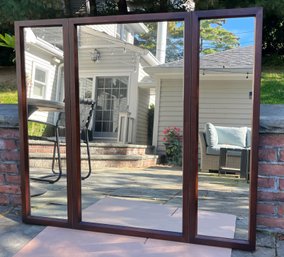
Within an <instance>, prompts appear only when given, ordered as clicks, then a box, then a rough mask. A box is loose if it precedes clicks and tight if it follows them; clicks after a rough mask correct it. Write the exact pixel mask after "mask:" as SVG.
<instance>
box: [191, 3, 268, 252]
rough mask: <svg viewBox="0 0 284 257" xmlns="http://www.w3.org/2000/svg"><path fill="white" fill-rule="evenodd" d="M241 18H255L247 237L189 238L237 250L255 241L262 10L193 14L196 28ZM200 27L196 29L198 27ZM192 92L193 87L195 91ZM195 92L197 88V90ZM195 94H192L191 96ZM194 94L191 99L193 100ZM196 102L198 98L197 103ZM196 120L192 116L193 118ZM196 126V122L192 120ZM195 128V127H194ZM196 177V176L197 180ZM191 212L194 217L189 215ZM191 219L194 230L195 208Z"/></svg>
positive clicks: (247, 246)
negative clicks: (208, 22)
mask: <svg viewBox="0 0 284 257" xmlns="http://www.w3.org/2000/svg"><path fill="white" fill-rule="evenodd" d="M241 17H254V18H255V59H254V61H255V65H254V80H253V92H254V93H253V114H252V147H251V160H250V171H251V173H250V174H251V176H250V198H249V228H248V229H249V237H248V240H240V239H229V238H221V237H211V236H203V235H198V234H197V233H195V236H194V238H193V240H192V243H197V244H204V245H210V246H219V247H228V248H233V249H240V250H247V251H251V250H255V244H256V201H257V176H258V175H257V174H258V141H259V135H258V129H259V113H260V76H261V50H262V17H263V10H262V8H245V9H232V10H211V11H197V12H195V13H194V16H193V19H194V21H193V23H194V24H195V23H196V22H197V23H198V27H199V26H200V25H199V23H200V20H202V19H218V18H241ZM198 30H199V29H198ZM197 34H198V33H196V32H195V33H194V40H193V42H192V43H193V55H195V57H194V56H193V62H192V64H193V66H197V67H199V62H197V63H196V62H195V60H196V59H197V60H198V56H197V55H199V51H197V49H199V48H196V44H198V47H199V42H198V41H197V40H196V38H195V36H196V35H197ZM191 69H194V67H191ZM193 73H194V74H193V78H192V79H193V80H194V78H197V76H198V75H197V74H196V73H198V74H199V71H198V72H197V71H196V70H195V71H194V72H193ZM192 85H193V86H194V87H195V86H197V87H198V88H199V79H198V80H197V81H194V82H193V84H192ZM194 91H195V90H194ZM196 92H198V89H197V90H196ZM194 96H195V95H194ZM194 96H193V99H192V100H193V101H194ZM196 104H197V105H198V101H197V102H196ZM194 107H195V109H196V106H192V107H191V108H192V111H193V109H194ZM198 113H199V111H198V107H197V111H196V113H195V114H194V115H195V117H196V120H197V121H198ZM193 120H195V119H193ZM193 124H195V125H196V123H193ZM195 130H197V128H195ZM192 138H193V140H192V141H191V144H193V147H194V148H195V156H194V161H193V164H195V163H196V161H197V158H198V157H197V154H196V151H197V149H198V143H197V142H198V137H197V134H194V137H192ZM197 173H198V170H197V169H196V170H195V174H192V177H191V179H193V180H194V182H192V185H191V186H193V187H194V188H195V189H196V190H198V188H197V187H198V185H197V184H195V180H196V178H197V177H198V175H197ZM197 180H198V179H197ZM196 193H197V191H196V192H194V194H195V195H194V197H193V194H192V195H191V196H192V199H191V201H194V203H195V202H196V201H197V197H198V195H197V194H196ZM193 215H194V217H192V216H193ZM191 219H194V221H192V226H196V230H194V231H192V232H196V231H197V209H195V208H193V210H192V212H191Z"/></svg>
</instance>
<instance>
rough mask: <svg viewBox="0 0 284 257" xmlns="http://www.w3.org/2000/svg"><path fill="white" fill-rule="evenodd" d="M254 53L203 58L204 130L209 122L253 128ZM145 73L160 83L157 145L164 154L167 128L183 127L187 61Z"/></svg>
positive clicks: (243, 49)
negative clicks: (164, 136)
mask: <svg viewBox="0 0 284 257" xmlns="http://www.w3.org/2000/svg"><path fill="white" fill-rule="evenodd" d="M253 50H254V48H253V47H252V46H248V47H240V48H235V49H232V50H227V51H224V52H220V53H216V54H211V55H206V56H201V58H200V59H201V61H200V90H199V95H200V98H199V104H200V105H199V108H200V112H199V128H200V130H202V129H203V126H204V125H205V123H206V122H212V123H213V124H215V125H222V126H234V127H241V126H248V127H250V126H251V114H252V100H251V94H252V75H251V74H252V68H253V61H254V57H253V56H254V55H253ZM145 71H146V72H147V73H149V74H150V75H151V76H152V77H154V78H155V80H156V81H157V86H156V104H155V123H154V136H153V145H155V146H157V149H158V151H162V150H163V149H164V146H163V143H162V140H161V139H162V137H163V135H162V131H163V130H164V128H166V127H169V126H177V127H180V128H181V129H182V127H183V60H180V61H175V62H171V63H166V64H162V65H157V66H154V67H148V68H145Z"/></svg>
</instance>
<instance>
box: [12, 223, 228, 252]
mask: <svg viewBox="0 0 284 257" xmlns="http://www.w3.org/2000/svg"><path fill="white" fill-rule="evenodd" d="M78 239H80V240H78ZM230 255H231V249H224V248H218V247H209V246H201V245H192V244H185V243H176V242H169V241H161V240H147V239H146V238H135V237H128V236H120V235H110V234H103V233H94V232H88V231H79V230H71V229H64V228H54V227H47V228H46V229H45V230H43V231H42V232H41V233H40V234H39V235H38V236H37V237H36V238H34V239H33V240H32V241H30V242H29V243H28V244H27V245H26V246H25V247H24V248H23V249H22V250H21V251H20V252H18V253H17V254H16V255H15V256H14V257H50V256H60V257H70V256H80V257H197V256H198V257H230Z"/></svg>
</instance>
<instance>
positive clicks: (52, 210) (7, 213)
mask: <svg viewBox="0 0 284 257" xmlns="http://www.w3.org/2000/svg"><path fill="white" fill-rule="evenodd" d="M33 175H35V176H36V175H38V174H36V173H35V174H33ZM181 181H182V176H181V171H180V170H179V169H174V168H171V167H163V166H158V167H154V168H148V169H102V170H96V172H95V174H93V175H92V177H91V178H90V179H87V180H85V181H83V182H82V202H83V208H86V207H88V206H90V205H91V204H93V203H95V202H96V201H98V200H99V199H101V198H103V197H105V196H110V197H120V198H124V199H127V198H129V197H130V198H131V199H138V200H144V201H145V200H146V201H151V202H153V201H154V202H157V203H162V204H166V205H170V206H177V207H181V203H182V197H181ZM33 186H34V187H35V188H36V189H37V188H38V189H41V190H42V189H43V190H44V191H45V193H44V194H42V195H39V196H35V197H32V198H31V199H32V200H31V203H32V213H33V214H35V215H43V216H51V215H52V217H63V218H64V217H66V213H67V211H66V179H65V178H63V179H61V180H60V181H59V182H58V183H56V184H53V185H51V184H43V183H40V184H39V183H35V182H33ZM247 206H248V184H247V183H246V182H245V181H243V180H240V179H238V178H236V177H234V176H222V177H219V176H217V175H216V174H199V208H200V210H206V211H216V212H220V210H222V212H224V213H229V214H234V215H236V216H237V228H236V233H235V238H245V237H246V236H247V231H246V230H247V229H246V228H247V215H248V207H247ZM43 228H44V227H43V226H35V225H26V224H23V223H22V222H21V217H20V210H19V209H13V208H8V207H0V257H9V256H13V255H14V254H15V253H16V252H17V251H18V250H19V249H21V248H22V247H23V246H24V245H25V244H26V243H27V242H28V241H29V240H31V239H32V238H33V237H34V236H36V235H37V234H38V233H39V232H40V231H41V230H42V229H43ZM240 256H244V257H250V256H256V257H276V256H277V257H279V256H282V257H284V238H281V237H280V236H279V235H272V234H266V233H258V234H257V250H256V251H255V252H254V253H250V252H243V251H233V253H232V257H240Z"/></svg>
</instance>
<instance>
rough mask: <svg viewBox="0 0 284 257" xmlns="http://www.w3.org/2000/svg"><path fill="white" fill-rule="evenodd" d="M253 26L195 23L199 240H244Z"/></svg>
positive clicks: (248, 21)
mask: <svg viewBox="0 0 284 257" xmlns="http://www.w3.org/2000/svg"><path fill="white" fill-rule="evenodd" d="M254 23H255V19H254V18H250V17H248V18H230V19H211V20H201V21H200V70H199V71H200V80H199V84H200V86H199V164H200V168H199V172H198V234H199V235H207V236H215V237H216V236H217V237H223V238H235V239H245V240H248V224H249V197H250V191H249V183H250V176H249V174H250V170H249V166H250V165H249V164H250V150H251V127H252V113H253V109H252V108H253V97H252V96H253V67H254V51H255V42H254V35H255V32H254Z"/></svg>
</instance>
